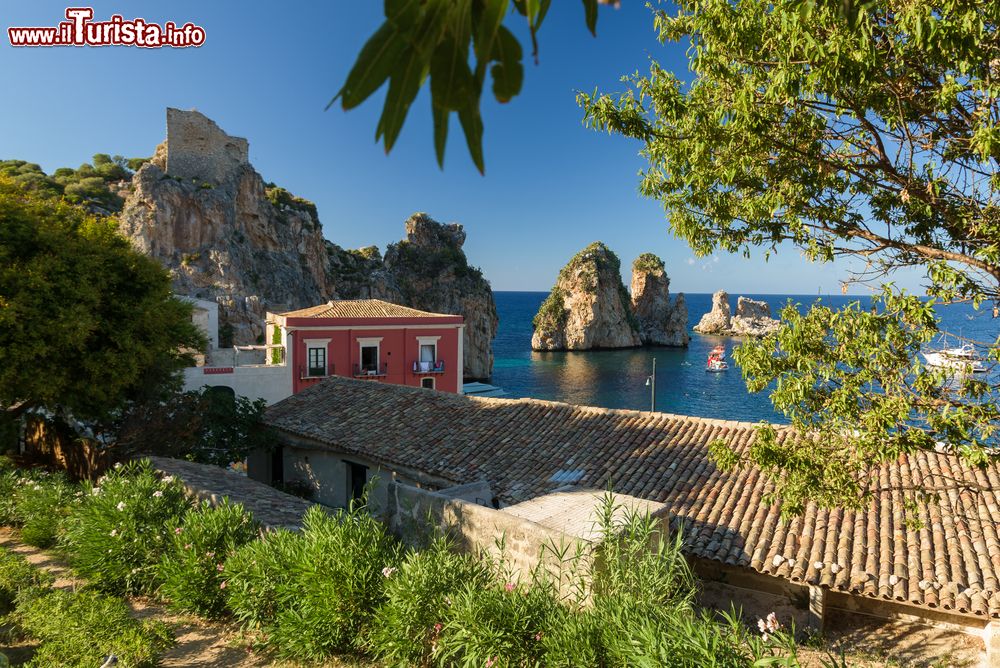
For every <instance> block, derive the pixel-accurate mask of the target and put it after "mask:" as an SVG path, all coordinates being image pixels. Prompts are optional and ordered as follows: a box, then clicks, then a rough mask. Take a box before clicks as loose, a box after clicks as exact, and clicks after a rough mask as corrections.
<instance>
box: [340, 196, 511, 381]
mask: <svg viewBox="0 0 1000 668" xmlns="http://www.w3.org/2000/svg"><path fill="white" fill-rule="evenodd" d="M464 243H465V230H464V228H463V227H462V226H461V225H458V224H455V223H451V224H448V225H444V224H441V223H438V222H437V221H435V220H433V219H432V218H431V217H430V216H428V215H427V214H425V213H415V214H413V215H412V216H410V218H409V219H408V220H407V221H406V239H404V240H402V241H400V242H398V243H395V244H390V245H389V247H388V248H387V249H386V251H385V257H384V258H383V257H382V256H381V255H380V254H379V252H378V249H377V248H375V247H370V248H364V249H361V250H344V249H341V248H339V247H337V246H334V245H332V244H331V245H330V267H331V281H332V282H333V283H334V285H335V286H336V289H337V294H338V296H340V297H342V298H348V299H361V298H375V299H385V300H386V301H392V302H396V303H399V304H404V305H406V306H410V307H412V308H418V309H422V310H425V311H434V312H437V313H457V314H459V315H462V316H463V317H464V318H465V340H464V346H465V371H464V375H465V377H466V378H467V379H487V378H489V377H490V376H491V375H492V373H493V339H494V337H495V336H496V332H497V326H498V324H499V319H498V318H497V310H496V304H495V303H494V301H493V291H492V290H491V289H490V284H489V282H488V281H487V280H486V279H485V278H484V277H483V274H482V272H481V271H480V270H479V269H476V268H474V267H471V266H469V263H468V260H467V258H466V257H465V252H464V251H463V250H462V245H463V244H464Z"/></svg>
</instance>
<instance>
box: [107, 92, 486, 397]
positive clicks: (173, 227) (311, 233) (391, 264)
mask: <svg viewBox="0 0 1000 668" xmlns="http://www.w3.org/2000/svg"><path fill="white" fill-rule="evenodd" d="M248 147H249V145H248V143H247V141H246V140H245V139H241V138H239V137H231V136H229V135H227V134H226V133H225V132H223V131H222V130H221V129H220V128H219V127H218V126H217V125H216V124H215V123H214V122H212V121H211V120H210V119H208V118H206V117H205V116H203V115H202V114H200V113H198V112H196V111H180V110H176V109H168V110H167V139H166V141H164V142H163V143H162V144H161V145H160V146H158V147H157V149H156V153H155V155H154V157H153V158H152V159H151V160H150V162H148V163H147V164H145V165H143V166H142V167H141V168H140V169H139V170H138V171H137V172H136V173H135V175H134V176H133V177H132V181H131V183H130V184H129V185H128V187H126V188H124V189H123V190H122V196H123V197H124V198H125V204H124V208H123V210H122V211H121V213H120V215H119V220H120V229H121V232H122V233H123V234H124V235H125V236H126V237H128V238H129V239H130V240H131V241H132V243H133V244H134V245H135V246H136V247H137V248H139V249H140V250H142V251H143V252H145V253H147V254H149V255H151V256H153V257H155V258H157V259H158V260H160V261H161V262H162V263H163V264H164V265H165V266H166V267H167V268H169V269H170V270H171V272H172V273H173V276H174V289H175V291H176V292H177V293H178V294H183V295H190V296H194V297H199V298H201V299H208V300H215V301H217V302H218V303H219V306H220V308H219V316H220V322H221V326H220V334H221V336H220V338H221V339H222V344H223V345H231V344H232V343H235V344H240V345H242V344H249V343H254V342H262V341H263V340H262V335H263V332H262V326H263V322H264V317H265V312H266V311H275V310H286V309H287V310H291V309H297V308H303V307H306V306H312V305H315V304H320V303H323V302H325V301H327V300H329V299H352V298H363V297H375V298H380V299H386V300H389V301H393V302H396V303H399V304H403V305H406V306H411V307H413V308H419V309H423V310H428V311H436V312H440V313H456V314H460V315H462V316H464V317H465V322H466V329H465V362H466V368H465V375H466V376H467V377H469V378H477V379H478V378H488V377H489V376H490V374H491V373H492V370H493V350H492V342H493V338H494V336H495V335H496V329H497V323H498V320H497V315H496V306H495V305H494V303H493V293H492V291H491V290H490V286H489V283H488V282H487V281H486V279H485V278H484V277H483V275H482V273H481V272H480V271H479V270H478V269H474V268H472V267H470V266H469V263H468V261H467V259H466V257H465V253H464V251H463V250H462V245H463V244H464V242H465V231H464V230H463V228H462V226H461V225H456V224H452V225H441V224H439V223H436V222H434V221H433V220H431V219H430V218H429V217H428V216H427V215H426V214H415V215H414V216H412V217H411V218H410V219H409V220H407V221H406V239H405V240H403V241H400V242H399V243H397V244H391V245H390V246H389V248H388V249H386V254H385V257H383V256H382V255H381V253H379V249H378V248H376V247H374V246H371V247H368V248H363V249H360V250H344V249H342V248H340V247H339V246H337V245H335V244H333V243H331V242H329V241H327V240H325V239H324V238H323V233H322V228H321V225H320V222H319V218H318V215H317V212H316V207H315V206H314V205H313V204H312V203H311V202H309V201H307V200H303V199H300V198H298V197H295V196H294V195H292V194H291V193H289V192H288V191H287V190H284V189H283V188H279V187H277V186H275V185H273V184H265V183H264V181H263V179H262V178H261V177H260V175H259V174H258V173H257V172H256V171H255V170H254V168H253V167H252V166H251V165H250V163H249V161H248Z"/></svg>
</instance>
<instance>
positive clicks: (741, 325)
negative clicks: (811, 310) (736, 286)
mask: <svg viewBox="0 0 1000 668" xmlns="http://www.w3.org/2000/svg"><path fill="white" fill-rule="evenodd" d="M779 327H781V321H780V320H775V319H774V318H772V317H771V308H770V307H769V306H768V305H767V302H763V301H760V300H757V299H750V298H748V297H740V298H739V299H738V300H737V301H736V315H732V316H731V315H730V310H729V295H728V294H727V293H726V291H725V290H719V291H718V292H716V293H715V294H713V295H712V310H711V311H709V312H708V313H706V314H705V315H703V316H702V317H701V321H700V322H698V324H697V325H695V327H694V331H696V332H699V333H701V334H719V335H722V336H766V335H767V334H770V333H772V332H774V331H777V329H778V328H779Z"/></svg>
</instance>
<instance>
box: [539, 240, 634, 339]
mask: <svg viewBox="0 0 1000 668" xmlns="http://www.w3.org/2000/svg"><path fill="white" fill-rule="evenodd" d="M533 325H534V328H535V332H534V334H533V335H532V337H531V347H532V349H534V350H591V349H594V348H630V347H634V346H639V345H641V344H642V340H641V339H640V337H639V323H638V322H637V321H636V319H635V317H634V316H633V315H632V311H631V303H630V299H629V295H628V292H627V291H626V290H625V286H624V285H623V284H622V278H621V262H620V261H619V260H618V256H616V255H615V254H614V253H613V252H611V251H610V250H609V249H608V247H607V246H605V245H604V244H603V243H601V242H599V241H598V242H595V243H592V244H590V245H589V246H587V247H586V248H584V249H583V250H582V251H580V252H579V253H577V254H576V256H575V257H574V258H573V259H572V260H570V261H569V263H568V264H567V265H566V266H565V267H563V269H562V271H560V272H559V277H558V279H557V280H556V284H555V286H554V287H553V288H552V291H551V292H550V293H549V296H548V298H547V299H546V300H545V302H543V303H542V306H541V308H540V309H539V310H538V313H537V314H536V315H535V319H534V322H533Z"/></svg>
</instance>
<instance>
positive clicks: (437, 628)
mask: <svg viewBox="0 0 1000 668" xmlns="http://www.w3.org/2000/svg"><path fill="white" fill-rule="evenodd" d="M442 628H444V627H443V626H441V622H438V623H437V624H435V625H434V635H437V634H439V633H441V629H442Z"/></svg>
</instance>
